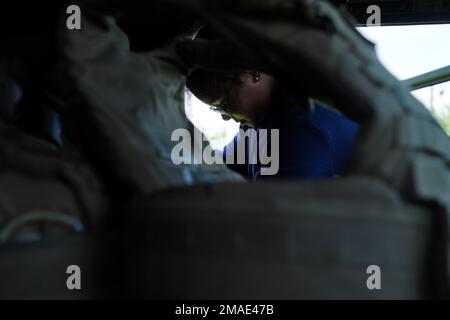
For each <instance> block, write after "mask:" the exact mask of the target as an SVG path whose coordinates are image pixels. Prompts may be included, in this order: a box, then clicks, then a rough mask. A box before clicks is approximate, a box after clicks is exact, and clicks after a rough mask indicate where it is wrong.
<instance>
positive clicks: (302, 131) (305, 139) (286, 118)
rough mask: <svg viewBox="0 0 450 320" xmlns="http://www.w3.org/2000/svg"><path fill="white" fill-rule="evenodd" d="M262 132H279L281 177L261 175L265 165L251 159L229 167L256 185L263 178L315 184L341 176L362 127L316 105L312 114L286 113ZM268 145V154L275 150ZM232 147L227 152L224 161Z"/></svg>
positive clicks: (300, 112)
mask: <svg viewBox="0 0 450 320" xmlns="http://www.w3.org/2000/svg"><path fill="white" fill-rule="evenodd" d="M259 129H279V170H278V173H277V174H276V175H274V176H269V175H261V164H260V163H259V162H258V163H256V164H250V163H248V162H249V161H248V159H247V162H246V164H244V165H238V164H229V165H228V166H229V167H230V168H231V169H233V170H235V171H237V172H239V173H241V174H242V175H244V176H245V177H247V178H248V179H251V180H253V181H255V180H257V179H258V180H259V179H262V178H264V179H267V178H283V179H307V180H312V179H322V178H329V177H334V176H337V175H339V174H340V173H341V172H342V169H343V167H344V164H345V162H346V160H347V159H348V156H349V155H350V152H351V150H352V146H353V143H354V141H355V139H356V137H357V134H358V129H359V127H358V125H357V124H356V123H355V122H353V121H351V120H350V119H348V118H346V117H345V116H343V115H341V114H339V113H337V112H334V111H332V110H330V109H327V108H324V107H322V106H320V105H318V104H316V105H315V108H314V109H313V110H312V111H310V112H305V111H302V110H298V109H292V110H288V111H285V112H283V114H282V115H279V116H277V117H275V118H272V119H271V121H270V122H268V123H267V124H266V125H264V126H262V127H260V128H258V129H257V130H259ZM268 137H269V138H270V133H268ZM239 138H240V137H239V134H238V135H236V136H235V137H234V139H233V141H232V142H231V143H236V142H237V141H238V139H239ZM267 143H268V146H267V147H268V150H271V149H270V140H269V141H268V142H267ZM230 145H231V144H229V145H228V146H226V147H225V148H224V157H226V154H227V149H229V148H230ZM246 149H248V145H247V148H246ZM246 151H247V152H248V150H246ZM235 160H236V159H235ZM235 163H236V162H235ZM267 166H270V164H269V165H267Z"/></svg>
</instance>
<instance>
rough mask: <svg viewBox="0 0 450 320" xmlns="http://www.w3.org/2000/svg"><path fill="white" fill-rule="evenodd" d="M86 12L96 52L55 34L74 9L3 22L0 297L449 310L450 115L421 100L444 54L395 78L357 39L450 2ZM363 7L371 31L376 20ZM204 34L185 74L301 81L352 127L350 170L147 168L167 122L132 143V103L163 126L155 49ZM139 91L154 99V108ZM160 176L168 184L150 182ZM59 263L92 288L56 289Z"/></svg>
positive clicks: (140, 115) (136, 5) (435, 18)
mask: <svg viewBox="0 0 450 320" xmlns="http://www.w3.org/2000/svg"><path fill="white" fill-rule="evenodd" d="M313 2H314V1H313ZM77 3H79V4H80V7H81V13H82V19H86V20H82V26H83V28H85V27H84V26H87V27H86V28H85V29H82V30H88V31H89V32H92V36H91V38H89V37H86V38H83V37H81V36H79V35H80V34H82V33H81V32H80V33H67V34H63V32H59V31H57V30H59V29H58V27H56V26H57V25H58V26H59V25H60V24H61V21H63V23H65V20H64V19H65V18H66V16H67V13H66V12H65V11H64V9H65V6H66V3H62V4H60V5H58V6H56V5H55V6H54V7H41V6H39V5H37V4H29V6H30V7H29V10H28V11H27V12H23V10H20V8H21V6H23V5H25V4H24V3H23V1H17V2H16V3H15V4H13V5H12V8H11V9H10V10H4V11H3V12H2V13H1V16H2V17H1V18H5V19H0V20H1V25H0V37H1V38H2V39H3V41H4V42H3V43H4V44H5V45H4V46H2V48H1V49H0V84H1V87H0V140H1V142H0V164H1V170H0V298H2V299H98V298H100V299H102V298H138V299H142V298H144V299H290V300H292V299H448V298H449V297H450V296H449V294H450V291H449V285H450V277H449V276H450V266H449V265H448V261H449V260H448V255H449V250H448V245H449V241H450V239H449V231H450V230H449V226H450V224H449V219H450V139H449V136H448V135H449V134H450V116H449V115H450V111H449V110H450V104H448V105H446V103H447V102H448V101H447V100H445V101H444V100H442V101H444V102H442V104H443V106H444V105H446V106H447V107H446V108H447V109H445V106H444V107H442V108H443V109H442V110H444V109H445V110H444V111H442V112H443V113H442V114H441V113H439V112H435V109H433V107H432V108H431V109H430V107H429V105H428V101H429V100H430V97H431V96H429V95H428V94H429V92H431V94H432V95H433V94H434V95H435V96H436V97H441V96H442V97H444V94H443V93H442V92H444V91H443V90H447V87H436V86H447V85H448V84H449V81H450V56H449V58H448V60H447V64H446V65H442V66H439V67H438V68H435V69H434V70H427V71H426V72H423V73H421V74H415V75H411V76H407V77H405V78H404V79H398V77H397V76H396V75H393V74H392V72H391V70H388V69H389V68H386V67H385V66H384V65H383V63H384V61H383V63H382V62H380V59H379V57H377V55H376V53H375V47H376V46H378V44H374V43H373V42H371V41H370V39H369V41H368V40H366V39H365V38H364V37H363V36H361V34H362V35H366V33H365V32H366V31H365V30H362V29H368V31H367V32H370V29H371V28H381V29H383V28H386V29H383V30H384V31H382V32H386V33H387V32H390V31H389V30H393V29H388V28H390V27H396V26H403V27H406V26H420V25H429V26H446V25H449V24H450V1H449V0H430V1H421V0H401V1H400V0H385V1H366V0H354V1H352V0H346V1H338V0H331V1H317V3H320V5H317V7H316V5H315V4H311V1H288V0H287V1H270V0H267V1H266V0H264V1H246V0H236V1H229V2H228V1H227V2H226V3H225V2H224V1H223V2H221V1H181V0H170V1H162V0H152V1H146V2H145V3H143V2H139V1H127V2H126V3H123V2H120V1H103V0H84V1H78V2H77ZM299 3H300V4H299ZM324 3H325V4H324ZM27 5H28V4H27ZM374 5H375V6H378V7H379V8H380V12H381V20H380V26H376V27H374V26H367V21H368V19H369V17H370V16H371V14H372V12H371V11H370V12H368V7H369V6H374ZM61 9H63V10H61ZM6 16H8V17H9V19H6ZM61 17H63V18H61ZM84 21H89V22H86V24H85V25H84V24H83V23H85V22H84ZM38 23H40V24H39V26H40V27H39V28H35V27H33V26H36V25H38ZM199 24H201V25H206V26H208V27H210V28H211V29H212V30H214V32H215V34H217V35H218V37H219V39H220V40H224V41H226V42H225V43H227V47H226V48H224V47H218V48H216V49H215V50H214V51H208V49H206V50H204V48H203V47H202V46H201V45H202V43H201V39H194V40H192V41H194V42H195V41H197V42H196V43H194V44H195V45H196V46H193V45H192V46H191V45H190V44H189V43H188V45H186V46H181V47H180V48H181V49H179V50H180V51H179V52H182V53H183V54H185V55H186V56H187V57H189V59H190V61H194V62H196V63H197V64H203V67H205V68H208V67H211V65H212V64H214V63H217V61H223V62H221V63H222V65H219V66H218V67H220V68H222V67H227V66H228V64H230V65H233V66H240V65H242V64H245V65H251V64H255V65H256V66H258V67H259V66H264V67H267V70H268V72H271V73H273V74H276V75H277V76H279V77H280V78H284V79H287V80H289V81H286V83H287V84H286V87H287V90H288V91H290V92H292V94H293V95H294V94H295V92H296V90H298V88H299V87H300V86H301V87H303V88H306V90H309V91H310V92H311V93H312V94H316V93H318V96H320V95H321V94H322V93H324V92H325V93H327V94H329V96H330V97H331V98H332V99H335V100H334V101H336V104H335V105H333V107H335V108H337V109H338V110H339V112H342V113H343V114H345V115H346V116H348V117H349V118H351V119H353V120H355V121H356V122H358V123H359V124H360V126H361V128H362V131H361V134H360V135H359V136H358V141H357V145H356V147H355V148H354V149H353V151H352V154H351V157H350V158H349V160H348V163H347V164H346V169H345V172H344V174H343V175H342V176H340V177H338V178H333V179H324V180H320V181H302V180H290V181H267V182H266V181H265V182H261V183H259V182H256V183H251V182H248V181H245V180H242V181H240V180H237V181H235V180H233V179H234V178H233V177H234V176H233V177H231V176H230V175H229V173H227V172H225V173H224V172H223V168H221V167H220V168H219V167H215V166H210V167H206V166H205V168H204V167H198V168H197V167H196V168H197V169H192V170H193V171H192V172H190V175H191V177H193V178H191V180H192V179H193V180H192V181H193V182H192V181H191V180H190V181H191V182H189V183H187V182H186V180H187V179H185V178H179V177H184V176H183V174H184V173H183V172H185V171H182V170H181V169H179V168H176V166H173V165H172V164H170V165H169V166H167V167H163V166H161V160H158V159H159V158H158V159H157V160H151V161H147V160H148V159H149V158H147V154H148V151H145V150H144V149H145V147H143V146H145V143H144V142H146V141H152V143H153V141H156V142H154V143H155V144H158V143H160V142H159V141H160V140H158V139H159V138H158V139H156V138H155V140H148V139H147V137H146V136H145V134H147V133H148V134H149V135H154V136H157V134H160V133H161V132H165V131H164V130H166V129H167V128H166V127H167V126H168V124H170V123H171V122H170V118H171V117H172V116H173V117H175V116H177V115H178V114H177V113H175V111H173V112H172V111H171V112H172V113H167V118H168V119H169V120H167V121H168V122H165V123H162V122H161V123H159V122H156V120H154V121H153V122H152V120H150V122H148V124H142V128H144V129H143V131H142V132H141V131H138V129H136V128H140V126H141V123H143V122H144V121H145V120H143V119H144V118H145V117H147V116H148V114H150V111H148V110H150V109H139V107H138V106H139V103H141V102H145V103H147V102H148V101H162V102H161V103H160V102H157V103H156V102H155V104H158V106H157V108H155V109H154V110H156V111H155V114H158V115H160V114H162V113H161V112H166V111H160V110H165V108H166V105H165V103H167V104H169V102H170V101H169V100H168V98H166V96H164V95H163V94H164V92H166V91H164V90H167V92H169V91H170V90H174V89H173V88H177V86H179V85H180V83H182V82H179V81H181V80H180V79H181V78H176V77H174V76H173V75H172V74H168V73H167V74H166V73H165V72H166V69H164V68H162V69H161V70H160V69H148V70H152V73H148V75H147V76H146V74H145V72H144V71H145V70H147V69H145V68H147V67H145V66H148V65H150V67H151V68H153V65H152V62H151V61H150V60H148V61H150V62H148V63H147V64H145V63H146V62H145V61H147V60H145V59H146V58H145V57H147V56H146V53H147V52H156V53H155V54H158V50H159V49H160V48H163V47H165V46H166V44H167V43H168V42H169V41H170V40H172V39H174V38H175V37H176V36H177V35H179V34H181V33H188V32H191V31H192V29H193V28H194V26H196V25H199ZM357 29H358V30H360V31H356V30H357ZM317 30H320V32H318V31H317ZM430 30H431V29H430ZM353 31H356V32H355V33H352V32H353ZM386 33H384V34H386ZM321 34H322V35H323V34H326V35H331V34H332V35H334V36H333V37H330V38H327V36H321ZM357 34H359V35H360V36H357ZM367 34H368V33H367ZM296 36H298V37H299V38H298V39H299V40H298V41H297V42H296V41H294V38H295V37H296ZM446 36H447V37H448V36H450V34H447V35H446ZM114 37H116V38H114ZM382 37H383V34H381V36H380V38H382ZM55 39H56V40H55ZM99 39H105V42H104V43H105V44H102V43H101V41H99ZM115 39H119V40H117V41H116V40H115ZM120 39H126V40H123V41H122V40H120ZM291 39H292V41H291ZM324 39H325V40H324ZM102 41H103V40H102ZM321 41H322V42H321ZM441 41H442V43H444V42H446V41H447V39H446V38H442V40H441ZM299 43H302V45H298V44H299ZM76 45H78V47H77V46H76ZM417 45H418V46H420V44H417ZM308 48H309V49H308ZM108 50H110V51H108ZM328 50H329V51H328ZM333 50H336V53H333V52H334V51H333ZM238 51H239V52H240V53H242V55H241V56H236V55H235V53H236V52H238ZM314 51H315V52H316V53H315V52H314ZM97 52H106V53H105V54H104V55H103V56H100V55H99V56H95V55H96V54H97ZM317 52H329V56H330V58H329V60H327V59H325V58H322V56H325V55H322V54H320V55H319V54H317ZM400 54H405V55H406V54H409V53H408V52H401V53H400ZM319 56H320V57H319ZM141 57H144V58H141ZM152 57H153V56H152ZM158 57H159V56H158ZM170 59H172V57H171V56H168V57H165V56H164V57H163V59H162V61H164V62H167V61H169V62H170V61H171V60H170ZM423 59H427V57H423ZM327 61H330V62H329V63H328V62H327ZM439 63H440V62H439ZM194 64H195V63H194ZM71 65H73V66H74V67H73V69H71ZM150 67H149V68H150ZM214 67H217V65H214ZM61 70H62V71H61ZM65 70H70V72H67V74H66V73H65ZM155 70H156V71H155ZM299 70H300V71H303V70H305V71H304V72H305V74H309V76H308V77H307V78H305V79H304V78H301V79H300V77H298V74H299ZM71 72H72V73H71ZM167 72H168V71H167ZM148 78H151V79H152V80H151V81H150V80H147V79H148ZM9 79H13V80H14V83H17V84H18V87H20V92H21V93H20V96H21V97H22V100H21V102H20V103H18V104H17V108H16V110H15V111H11V110H9V109H8V108H7V107H8V106H11V105H12V104H11V103H10V104H8V103H7V102H8V101H10V100H14V99H13V98H11V97H12V95H13V94H12V93H11V92H13V91H14V90H13V89H11V88H13V87H11V86H13V84H12V83H13V82H10V80H9ZM74 79H75V80H74ZM124 79H125V80H124ZM153 79H154V80H153ZM182 80H183V79H182ZM148 88H153V89H154V90H156V89H155V88H157V89H158V90H162V91H161V92H163V93H161V95H160V96H157V95H156V94H155V96H157V97H159V98H160V99H161V100H158V99H159V98H158V99H156V98H154V97H153V96H152V95H151V94H148V93H147V92H148V90H149V89H148ZM431 88H435V89H434V91H430V90H433V89H431ZM436 88H437V89H436ZM153 89H152V90H153ZM8 90H9V91H8ZM183 90H184V87H183ZM420 90H422V91H420ZM448 90H450V88H448ZM419 91H420V92H421V93H420V92H419ZM8 92H9V93H8ZM183 92H184V91H183ZM415 92H419V95H415ZM446 93H447V91H445V94H446ZM8 94H9V96H8ZM17 95H19V94H18V93H17ZM421 97H423V99H421ZM433 97H434V96H432V97H431V101H432V102H431V106H433V103H434V105H437V102H436V101H437V100H436V99H438V98H434V102H433ZM445 97H447V96H446V95H445ZM8 99H9V100H8ZM442 99H444V98H442ZM14 101H15V100H14ZM167 101H169V102H167ZM170 103H171V102H170ZM184 103H185V102H184V101H182V102H180V105H181V106H182V108H183V109H182V110H183V112H184V107H185V105H184ZM121 104H123V105H125V104H126V105H129V106H130V108H129V110H131V111H129V112H128V111H127V113H125V112H124V111H123V110H122V109H120V108H119V107H120V106H121ZM424 104H426V105H427V106H424ZM31 106H39V107H36V108H35V107H33V108H32V107H31ZM67 106H77V108H73V107H72V108H68V107H67ZM86 106H89V108H91V107H90V106H98V108H97V109H95V111H92V112H91V111H90V110H93V109H94V107H92V108H91V109H89V108H88V107H86ZM103 106H108V108H109V106H111V107H110V108H109V109H108V108H106V107H105V108H103ZM115 106H119V107H117V110H116V109H114V107H115ZM159 108H161V109H159ZM197 108H198V109H195V110H199V109H201V110H203V109H204V110H205V112H209V110H207V109H208V108H203V107H197ZM2 109H3V110H2ZM113 109H114V113H113V111H110V110H113ZM105 110H106V111H105ZM152 110H153V109H152ZM196 112H203V111H196ZM438 114H439V115H440V117H438V116H437V115H438ZM184 116H185V114H184ZM164 117H165V116H164ZM197 117H200V119H203V118H201V117H202V115H201V116H198V115H197ZM217 117H219V116H217ZM149 118H150V119H151V118H152V115H151V114H150V116H149ZM55 119H60V122H61V127H58V128H57V129H55V127H54V126H55V125H56V124H55V123H59V120H58V122H55V121H56V120H55ZM145 119H146V118H145ZM163 119H166V118H163ZM172 119H175V118H172ZM176 119H178V118H176ZM177 121H178V120H177ZM199 121H200V120H199ZM214 121H215V120H214ZM217 121H221V120H217ZM200 122H201V121H200ZM178 123H182V124H180V126H181V125H184V122H177V123H176V124H174V126H176V125H178ZM217 123H219V122H217ZM194 124H195V125H197V124H196V123H194ZM189 125H190V124H189ZM218 125H220V124H216V122H211V123H210V124H209V127H208V128H211V130H213V131H211V132H216V131H214V130H215V129H217V126H218ZM186 126H187V125H186ZM446 126H448V127H446ZM94 128H95V129H94ZM98 128H100V129H98ZM123 128H125V129H123ZM233 128H234V129H227V130H236V128H237V125H235V126H234V127H233ZM122 129H123V131H122ZM55 130H57V131H58V130H59V131H58V132H59V135H58V136H55V135H54V134H53V132H54V131H55ZM208 130H209V129H208ZM224 130H225V129H224ZM143 132H144V133H143ZM155 132H157V134H156V133H155ZM233 132H234V131H233ZM233 134H234V133H233ZM233 134H231V135H230V137H231V136H232V135H233ZM161 139H162V138H161ZM161 141H162V140H161ZM221 146H222V145H221ZM150 149H151V148H150ZM161 157H162V156H161ZM159 168H165V169H159ZM171 170H173V175H172V174H171V172H172V171H171ZM189 170H190V169H189ZM155 176H156V177H158V178H159V177H161V176H167V177H169V178H168V180H167V181H168V182H166V181H164V182H161V183H159V182H160V180H156V179H155V181H158V183H156V184H155V183H151V181H150V180H151V179H150V178H149V177H155ZM223 177H225V178H223ZM197 178H198V179H197ZM70 265H78V266H79V267H80V268H81V270H82V276H83V282H82V287H83V290H68V289H67V287H66V281H67V276H68V274H67V273H66V269H67V267H68V266H70ZM371 265H378V266H380V268H381V270H382V277H383V278H382V279H383V282H382V286H383V290H368V287H367V286H366V281H367V277H368V274H367V272H366V270H367V268H368V266H371Z"/></svg>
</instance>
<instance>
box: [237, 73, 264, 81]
mask: <svg viewBox="0 0 450 320" xmlns="http://www.w3.org/2000/svg"><path fill="white" fill-rule="evenodd" d="M240 80H241V81H242V82H247V81H249V82H253V83H256V82H259V81H260V80H261V72H258V71H253V70H244V71H242V72H241V74H240Z"/></svg>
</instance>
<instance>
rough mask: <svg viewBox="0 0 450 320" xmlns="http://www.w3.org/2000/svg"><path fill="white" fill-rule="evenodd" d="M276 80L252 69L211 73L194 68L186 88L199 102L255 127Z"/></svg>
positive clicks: (268, 101)
mask: <svg viewBox="0 0 450 320" xmlns="http://www.w3.org/2000/svg"><path fill="white" fill-rule="evenodd" d="M275 84H276V83H275V79H274V78H273V77H271V76H270V75H268V74H266V73H262V72H258V71H253V70H241V71H235V72H226V73H225V72H214V71H204V70H197V71H194V72H193V73H192V74H191V75H190V76H189V77H188V79H187V84H186V86H187V88H188V89H189V90H190V91H191V92H192V93H193V94H194V95H195V96H196V97H197V98H198V99H200V100H201V101H203V102H204V103H206V104H209V105H211V106H212V108H213V109H214V110H216V111H219V112H220V113H222V117H223V118H224V119H225V120H226V119H230V118H233V119H234V120H236V121H238V122H240V123H241V124H244V125H248V126H252V127H256V126H258V125H259V124H260V123H261V121H262V120H263V119H264V117H265V115H266V114H267V112H268V111H269V108H270V105H271V103H272V99H273V96H274V91H275Z"/></svg>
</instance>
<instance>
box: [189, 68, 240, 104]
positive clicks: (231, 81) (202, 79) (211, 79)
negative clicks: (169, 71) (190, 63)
mask: <svg viewBox="0 0 450 320" xmlns="http://www.w3.org/2000/svg"><path fill="white" fill-rule="evenodd" d="M239 74H240V71H227V72H221V71H210V70H203V69H199V70H195V71H194V72H192V73H191V74H190V75H189V76H188V77H187V79H186V87H187V88H188V89H189V91H191V92H192V93H193V94H194V95H195V96H196V97H197V98H198V99H199V100H201V101H203V102H204V103H206V104H211V103H212V102H213V101H215V100H217V99H219V98H222V97H223V96H224V95H225V94H226V93H227V92H228V91H229V90H230V89H231V88H232V86H233V85H235V84H237V83H239Z"/></svg>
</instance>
